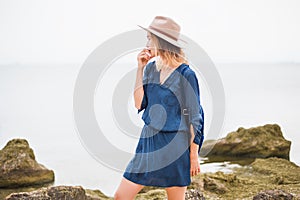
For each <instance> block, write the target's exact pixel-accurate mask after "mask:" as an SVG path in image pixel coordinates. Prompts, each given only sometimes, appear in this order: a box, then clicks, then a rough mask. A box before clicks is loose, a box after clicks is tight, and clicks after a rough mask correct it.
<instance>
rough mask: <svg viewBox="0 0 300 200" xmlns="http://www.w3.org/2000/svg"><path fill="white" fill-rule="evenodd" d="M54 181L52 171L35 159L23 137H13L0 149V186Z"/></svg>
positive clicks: (14, 186) (18, 185) (13, 186)
mask: <svg viewBox="0 0 300 200" xmlns="http://www.w3.org/2000/svg"><path fill="white" fill-rule="evenodd" d="M53 181H54V172H53V171H52V170H48V169H47V168H45V167H44V166H43V165H41V164H39V163H37V162H36V160H35V156H34V153H33V150H32V149H31V148H30V147H29V144H28V142H27V141H26V140H24V139H13V140H11V141H9V142H8V143H7V144H6V146H5V147H4V148H3V149H2V150H0V188H7V187H11V188H16V187H22V186H29V185H40V184H46V183H51V182H53Z"/></svg>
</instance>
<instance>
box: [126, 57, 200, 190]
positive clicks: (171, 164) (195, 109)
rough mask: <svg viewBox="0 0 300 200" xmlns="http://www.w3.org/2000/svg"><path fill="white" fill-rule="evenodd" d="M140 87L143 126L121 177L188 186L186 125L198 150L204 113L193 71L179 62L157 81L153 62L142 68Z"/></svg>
mask: <svg viewBox="0 0 300 200" xmlns="http://www.w3.org/2000/svg"><path fill="white" fill-rule="evenodd" d="M183 72H184V73H183ZM143 89H144V97H143V100H142V104H141V108H140V109H139V110H138V113H139V112H141V111H142V110H144V112H143V115H142V119H143V121H144V126H143V128H142V132H141V134H140V138H139V141H138V144H137V147H136V150H135V155H134V157H133V158H132V159H131V161H130V162H129V163H128V165H127V167H126V170H125V172H124V174H123V177H124V178H126V179H128V180H130V181H132V182H134V183H137V184H141V185H144V186H156V187H172V186H188V185H190V183H191V178H190V151H189V146H190V141H191V135H190V130H189V127H190V124H192V125H193V130H194V133H195V137H194V140H193V142H194V143H196V144H198V145H199V150H200V148H201V146H202V143H203V139H204V134H203V126H204V113H203V109H202V106H201V104H200V91H199V85H198V79H197V77H196V74H195V72H194V71H193V70H192V69H191V68H190V67H189V65H187V64H185V63H183V64H181V65H180V66H178V67H177V68H176V69H175V70H174V71H173V72H171V74H170V75H169V76H168V77H167V79H166V80H165V81H164V83H162V84H160V71H158V70H157V69H156V64H155V61H153V62H150V63H148V64H147V65H146V67H145V70H144V76H143ZM186 112H188V115H186V114H187V113H186Z"/></svg>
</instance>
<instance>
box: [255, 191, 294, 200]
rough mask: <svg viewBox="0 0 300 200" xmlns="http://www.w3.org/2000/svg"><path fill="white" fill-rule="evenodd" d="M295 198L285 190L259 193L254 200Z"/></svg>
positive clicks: (290, 199)
mask: <svg viewBox="0 0 300 200" xmlns="http://www.w3.org/2000/svg"><path fill="white" fill-rule="evenodd" d="M293 199H294V196H293V195H292V194H290V193H287V192H285V191H283V190H267V191H263V192H260V193H258V194H257V195H255V196H254V197H253V200H293Z"/></svg>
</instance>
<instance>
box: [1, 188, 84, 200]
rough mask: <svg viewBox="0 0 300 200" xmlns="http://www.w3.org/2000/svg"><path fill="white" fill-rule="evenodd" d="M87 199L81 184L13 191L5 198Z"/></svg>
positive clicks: (9, 199)
mask: <svg viewBox="0 0 300 200" xmlns="http://www.w3.org/2000/svg"><path fill="white" fill-rule="evenodd" d="M20 199H22V200H56V199H57V200H58V199H65V200H86V199H87V196H86V195H85V190H84V189H83V188H82V187H81V186H56V187H48V188H41V189H39V190H36V191H33V192H20V193H12V194H10V195H9V196H8V197H6V199H5V200H20Z"/></svg>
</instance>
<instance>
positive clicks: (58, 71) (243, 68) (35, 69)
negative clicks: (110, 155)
mask: <svg viewBox="0 0 300 200" xmlns="http://www.w3.org/2000/svg"><path fill="white" fill-rule="evenodd" d="M124 65H125V64H122V67H123V66H124ZM216 66H217V69H218V71H219V73H220V76H221V79H222V81H223V85H224V89H225V94H226V119H225V122H224V127H223V130H222V132H221V133H220V135H219V136H220V137H221V136H224V135H226V134H227V133H228V132H231V131H234V130H236V129H237V128H239V127H245V128H250V127H254V126H259V125H264V124H267V123H272V124H273V123H277V124H279V125H280V126H281V128H282V131H283V134H284V136H285V138H286V139H288V140H291V141H292V148H291V153H290V157H291V161H293V162H295V163H297V164H298V165H300V153H299V152H300V142H299V141H300V140H299V139H300V136H299V123H297V121H298V119H299V118H300V109H299V106H298V104H299V102H300V79H299V75H300V64H282V63H280V64H257V63H254V64H253V63H239V64H216ZM79 70H80V65H78V64H66V65H50V64H48V65H45V64H43V65H42V64H41V65H37V64H35V65H6V66H5V65H3V66H0V148H3V146H4V145H5V144H6V143H7V142H8V141H9V140H10V139H12V138H25V139H27V140H28V141H29V143H30V145H31V147H32V148H33V149H34V152H35V155H36V158H37V160H38V162H39V163H42V164H44V165H45V166H46V167H48V168H50V169H53V170H54V171H55V175H56V182H55V184H56V185H60V184H69V185H82V186H84V187H85V188H91V189H100V190H102V191H103V192H104V193H106V194H107V195H110V196H111V195H113V192H114V190H115V189H116V187H117V186H118V183H119V180H120V179H121V177H122V174H121V173H120V172H117V171H114V170H111V169H109V168H107V167H105V166H103V165H102V164H100V163H98V162H97V161H96V160H94V159H93V158H92V156H90V154H88V153H87V151H86V150H85V148H84V147H83V146H82V145H81V142H80V139H79V137H78V134H77V132H76V128H75V123H74V120H73V90H74V84H75V81H76V77H77V75H78V72H79ZM202 93H203V96H204V100H203V103H205V100H206V99H209V97H205V96H207V93H206V91H205V88H204V89H203V91H202ZM209 106H210V105H209V103H207V104H206V107H207V110H208V112H207V113H209V110H210V109H209ZM129 112H130V109H129ZM132 113H133V115H134V114H135V110H134V109H132ZM137 117H140V116H137ZM139 124H140V125H141V124H142V123H141V121H140V122H139ZM113 125H114V124H112V126H113ZM208 137H209V136H208ZM121 142H122V141H121ZM99 148H101V147H99ZM129 149H131V150H133V149H134V146H131V147H130V148H129ZM222 166H224V164H223V165H222ZM220 167H221V164H220V163H213V164H204V165H202V171H203V172H205V171H215V170H220V169H221V168H220Z"/></svg>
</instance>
